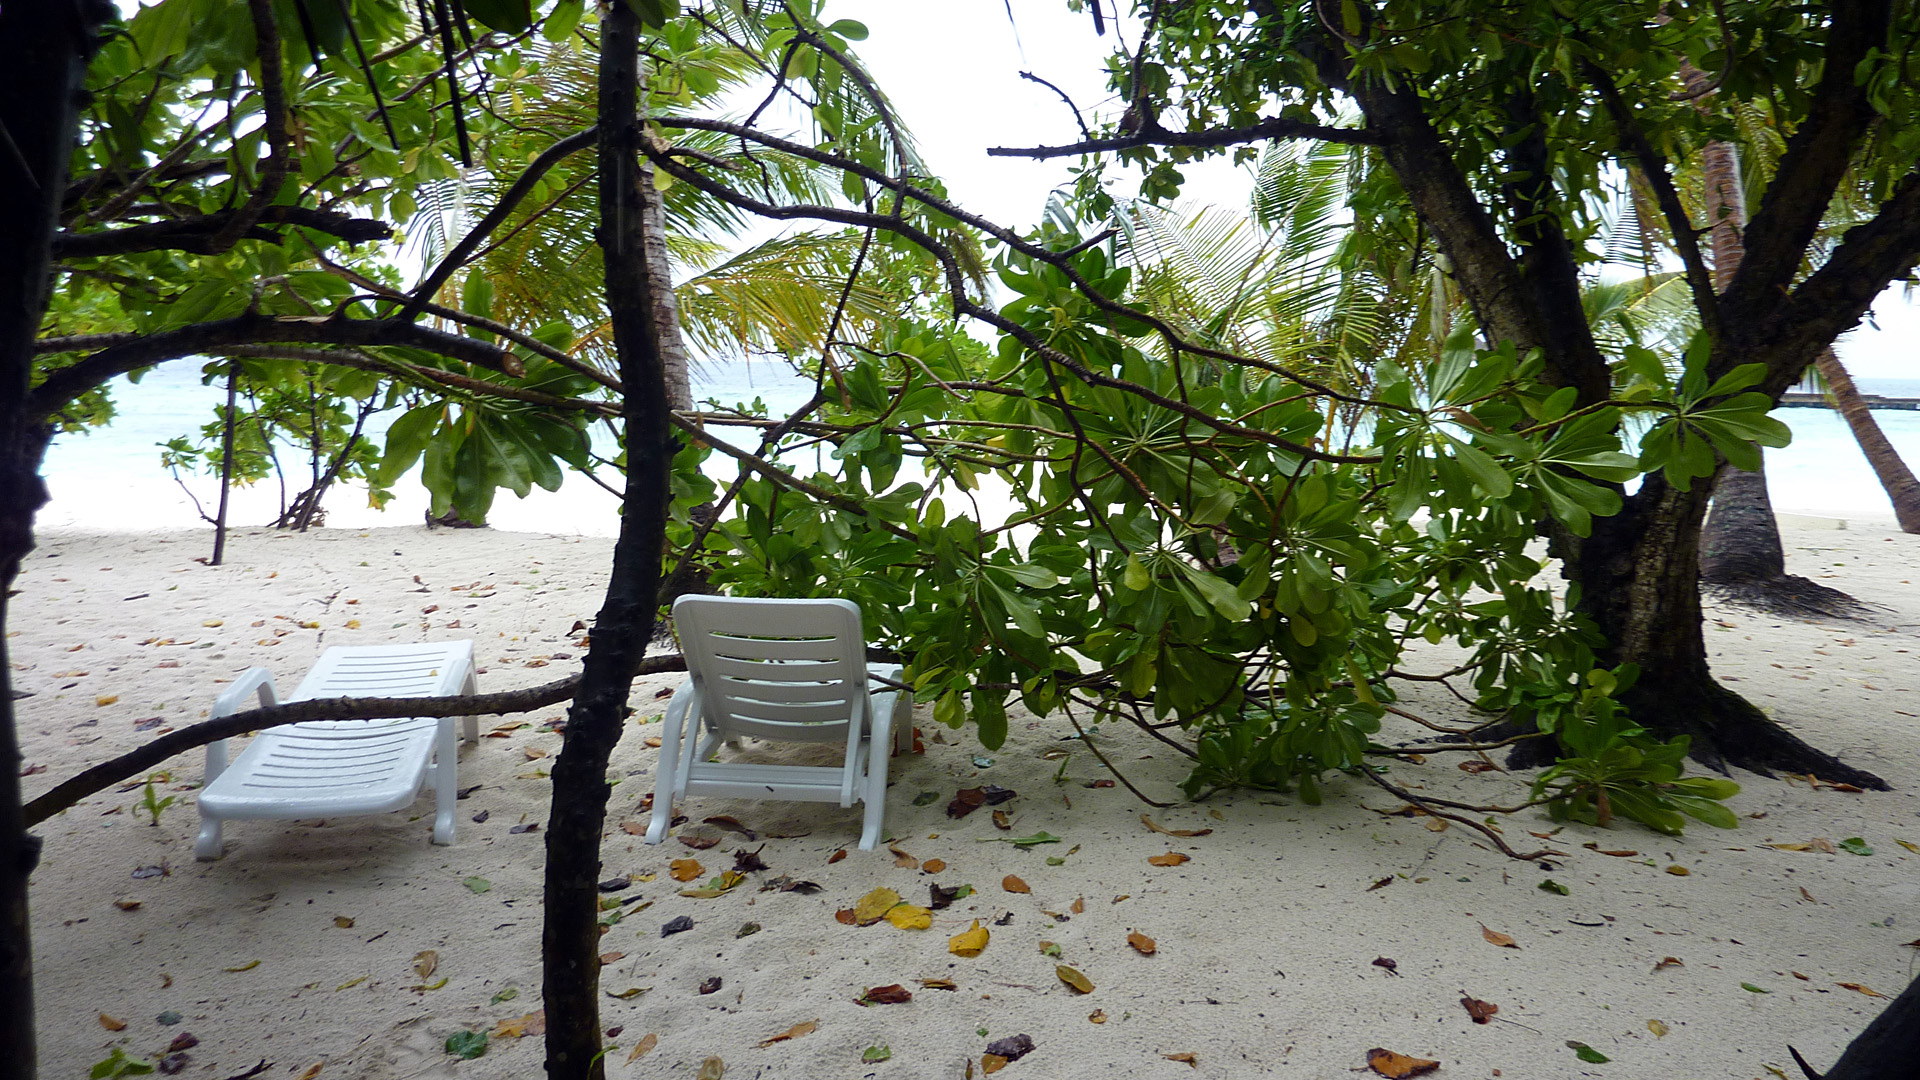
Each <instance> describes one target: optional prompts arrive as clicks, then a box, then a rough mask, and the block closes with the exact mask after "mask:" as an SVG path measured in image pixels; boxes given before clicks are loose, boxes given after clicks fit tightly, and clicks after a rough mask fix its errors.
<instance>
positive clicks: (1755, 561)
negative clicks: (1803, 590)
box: [1700, 464, 1787, 585]
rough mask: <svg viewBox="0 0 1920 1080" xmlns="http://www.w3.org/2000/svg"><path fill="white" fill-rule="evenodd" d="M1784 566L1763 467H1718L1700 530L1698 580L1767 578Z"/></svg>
mask: <svg viewBox="0 0 1920 1080" xmlns="http://www.w3.org/2000/svg"><path fill="white" fill-rule="evenodd" d="M1786 572H1787V554H1786V550H1785V549H1784V548H1783V547H1781V544H1780V530H1779V528H1778V522H1776V521H1775V520H1774V517H1773V500H1771V499H1770V498H1768V497H1767V470H1766V466H1765V465H1764V464H1763V465H1762V466H1761V467H1760V469H1759V470H1758V471H1756V472H1748V471H1747V470H1745V469H1736V468H1734V467H1733V466H1731V465H1728V466H1725V467H1723V468H1721V470H1720V475H1719V477H1718V478H1717V479H1716V480H1714V483H1713V509H1712V510H1711V511H1710V512H1709V513H1708V514H1707V523H1706V525H1705V527H1703V528H1702V529H1701V531H1700V580H1701V581H1705V582H1708V583H1709V584H1713V585H1735V584H1739V583H1742V582H1748V581H1768V580H1771V579H1774V578H1779V577H1781V576H1784V575H1785V574H1786Z"/></svg>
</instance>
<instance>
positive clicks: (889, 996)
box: [854, 983, 913, 1005]
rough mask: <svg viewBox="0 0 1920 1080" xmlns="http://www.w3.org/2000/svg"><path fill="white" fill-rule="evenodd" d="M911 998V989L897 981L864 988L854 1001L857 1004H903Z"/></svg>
mask: <svg viewBox="0 0 1920 1080" xmlns="http://www.w3.org/2000/svg"><path fill="white" fill-rule="evenodd" d="M912 1000H913V991H911V990H908V989H907V988H906V987H904V986H901V985H900V984H899V983H892V984H890V985H887V986H875V987H872V988H870V989H868V990H866V991H865V992H864V993H862V994H861V995H860V996H859V997H858V998H856V999H854V1003H855V1004H857V1005H904V1004H906V1003H907V1002H909V1001H912Z"/></svg>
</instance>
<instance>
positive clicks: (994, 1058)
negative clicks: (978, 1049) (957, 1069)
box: [967, 1054, 1007, 1076]
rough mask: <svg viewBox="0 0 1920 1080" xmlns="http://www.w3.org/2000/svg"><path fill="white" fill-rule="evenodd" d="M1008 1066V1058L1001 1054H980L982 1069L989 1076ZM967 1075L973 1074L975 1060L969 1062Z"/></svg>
mask: <svg viewBox="0 0 1920 1080" xmlns="http://www.w3.org/2000/svg"><path fill="white" fill-rule="evenodd" d="M1006 1067H1007V1059H1006V1058H1003V1057H1001V1056H1000V1055H999V1054H981V1055H980V1071H981V1072H983V1073H986V1074H987V1075H988V1076H992V1075H993V1074H994V1073H997V1072H999V1071H1000V1070H1001V1069H1004V1068H1006ZM967 1075H968V1076H972V1075H973V1062H971V1061H969V1062H967Z"/></svg>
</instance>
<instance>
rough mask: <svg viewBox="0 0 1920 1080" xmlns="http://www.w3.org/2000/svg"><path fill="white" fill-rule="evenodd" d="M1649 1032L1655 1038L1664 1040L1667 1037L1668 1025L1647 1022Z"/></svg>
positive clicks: (1652, 1021) (1653, 1021) (1656, 1021)
mask: <svg viewBox="0 0 1920 1080" xmlns="http://www.w3.org/2000/svg"><path fill="white" fill-rule="evenodd" d="M1647 1030H1648V1031H1651V1032H1653V1037H1654V1038H1656V1039H1664V1038H1666V1037H1667V1025H1665V1024H1663V1023H1661V1022H1660V1021H1658V1020H1649V1021H1647Z"/></svg>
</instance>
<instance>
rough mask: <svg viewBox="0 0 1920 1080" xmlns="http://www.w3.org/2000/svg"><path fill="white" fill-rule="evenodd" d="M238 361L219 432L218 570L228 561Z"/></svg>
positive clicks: (230, 369)
mask: <svg viewBox="0 0 1920 1080" xmlns="http://www.w3.org/2000/svg"><path fill="white" fill-rule="evenodd" d="M239 417H240V361H238V360H234V361H232V362H230V363H229V364H228V365H227V411H226V415H225V416H224V418H223V423H222V424H221V428H220V508H219V509H218V510H215V511H214V514H213V557H212V558H210V559H208V560H207V565H208V566H219V565H220V564H221V562H223V561H225V559H226V557H227V504H228V503H229V502H230V501H231V500H232V496H233V434H234V427H235V426H236V425H237V424H238V423H239V422H240V421H239Z"/></svg>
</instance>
